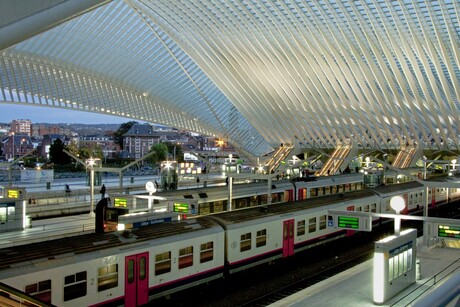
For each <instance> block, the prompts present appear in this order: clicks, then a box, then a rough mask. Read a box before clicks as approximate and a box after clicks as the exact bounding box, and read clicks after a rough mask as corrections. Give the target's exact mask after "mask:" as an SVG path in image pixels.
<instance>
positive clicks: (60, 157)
mask: <svg viewBox="0 0 460 307" xmlns="http://www.w3.org/2000/svg"><path fill="white" fill-rule="evenodd" d="M64 149H65V145H64V143H63V142H62V141H61V140H60V139H56V140H55V141H54V142H53V144H51V146H50V151H49V155H50V161H51V162H52V163H54V164H59V165H65V164H70V163H71V162H72V160H71V158H70V157H69V155H68V154H66V153H65V152H64V151H63V150H64Z"/></svg>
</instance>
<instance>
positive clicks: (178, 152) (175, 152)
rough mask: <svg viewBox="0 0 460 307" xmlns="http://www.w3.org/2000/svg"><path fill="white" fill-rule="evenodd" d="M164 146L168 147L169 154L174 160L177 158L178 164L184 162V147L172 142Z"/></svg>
mask: <svg viewBox="0 0 460 307" xmlns="http://www.w3.org/2000/svg"><path fill="white" fill-rule="evenodd" d="M164 144H166V146H167V147H168V153H169V154H170V155H171V156H172V157H173V159H174V157H175V159H176V161H177V162H179V163H180V162H184V151H183V150H182V146H180V145H177V144H175V143H171V142H166V143H164ZM174 147H175V149H174Z"/></svg>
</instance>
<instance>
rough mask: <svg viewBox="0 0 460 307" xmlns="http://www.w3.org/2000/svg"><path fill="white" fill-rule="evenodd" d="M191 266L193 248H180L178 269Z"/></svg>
mask: <svg viewBox="0 0 460 307" xmlns="http://www.w3.org/2000/svg"><path fill="white" fill-rule="evenodd" d="M192 265H193V246H188V247H186V248H181V249H180V250H179V269H183V268H186V267H189V266H192Z"/></svg>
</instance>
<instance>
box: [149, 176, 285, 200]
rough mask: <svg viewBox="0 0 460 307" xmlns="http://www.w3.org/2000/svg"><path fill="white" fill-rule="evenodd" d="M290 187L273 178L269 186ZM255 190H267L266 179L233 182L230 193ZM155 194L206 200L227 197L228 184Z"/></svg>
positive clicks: (239, 193) (252, 192)
mask: <svg viewBox="0 0 460 307" xmlns="http://www.w3.org/2000/svg"><path fill="white" fill-rule="evenodd" d="M292 187H293V185H292V183H291V182H290V181H288V180H274V181H272V186H271V188H272V190H277V189H281V190H283V189H287V188H292ZM257 191H268V183H267V181H260V182H250V183H238V184H233V191H232V193H233V195H234V197H240V196H247V195H249V194H255V193H256V192H257ZM155 196H159V197H165V198H173V199H177V198H183V199H195V200H204V201H206V199H207V198H212V199H215V198H216V197H220V198H222V199H227V198H228V186H213V187H206V188H193V189H179V190H175V191H161V192H158V193H155Z"/></svg>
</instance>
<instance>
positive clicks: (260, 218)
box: [0, 182, 459, 307]
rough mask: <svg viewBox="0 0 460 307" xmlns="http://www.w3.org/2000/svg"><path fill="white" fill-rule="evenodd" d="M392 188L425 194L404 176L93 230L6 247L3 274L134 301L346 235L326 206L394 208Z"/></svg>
mask: <svg viewBox="0 0 460 307" xmlns="http://www.w3.org/2000/svg"><path fill="white" fill-rule="evenodd" d="M306 183H308V182H306ZM295 184H296V186H297V187H298V185H297V184H299V182H296V183H295ZM299 185H300V184H299ZM458 194H459V193H458V192H457V190H455V191H452V192H451V193H447V192H446V193H445V194H442V193H441V194H440V196H439V198H437V197H436V190H435V197H434V199H435V202H437V203H439V204H441V203H444V202H445V201H446V199H447V198H446V197H447V196H449V198H451V197H457V199H458V197H459V195H458ZM394 195H403V197H404V198H405V199H406V200H407V203H408V206H409V208H408V212H407V213H408V214H409V213H411V212H412V211H417V209H420V210H421V209H423V207H424V206H425V203H426V200H427V197H426V191H425V188H424V187H423V186H422V185H421V184H417V183H406V184H402V185H391V186H385V187H378V188H375V189H365V190H357V191H353V192H344V193H335V194H330V195H327V196H322V197H314V198H310V199H307V200H302V201H296V202H292V203H279V204H273V205H271V206H258V207H251V208H247V209H241V210H234V211H230V212H222V213H216V214H211V215H208V216H202V217H198V218H194V219H189V220H181V221H173V222H170V223H164V224H157V225H150V226H146V227H144V228H140V229H133V230H132V232H131V236H124V235H123V234H122V233H119V232H117V233H106V234H92V235H85V236H80V237H75V238H69V239H61V240H59V241H46V242H42V243H37V244H31V245H29V246H17V247H12V248H5V249H0V258H2V259H4V260H3V261H2V263H0V281H1V282H3V283H5V284H7V285H10V286H12V287H14V288H16V289H18V290H20V291H24V292H26V293H28V294H30V295H32V296H36V297H37V298H39V299H43V300H45V301H47V302H48V303H51V304H54V305H57V306H102V305H105V304H112V305H113V304H119V305H125V306H128V307H129V306H136V305H139V304H142V303H144V302H147V301H148V300H151V299H153V298H155V297H159V296H163V295H166V294H169V293H173V292H176V291H180V290H182V289H184V288H187V287H190V286H194V285H197V284H199V283H203V282H206V281H209V280H212V279H215V278H220V277H221V276H222V275H223V274H224V272H230V273H232V272H235V271H239V270H242V269H244V268H247V267H250V266H254V265H258V264H260V263H263V262H268V261H272V260H274V259H277V258H281V257H289V256H291V255H292V254H294V253H295V252H297V251H299V250H303V249H307V248H311V247H312V246H315V245H317V244H322V243H324V242H325V241H327V240H334V239H336V238H339V237H343V236H345V235H347V234H349V233H350V231H344V230H340V229H337V228H330V227H328V210H329V209H338V210H349V211H364V212H383V213H386V212H390V213H393V212H391V211H389V209H388V202H389V199H390V198H391V197H392V196H394ZM428 198H429V197H428ZM428 205H431V204H430V203H429V204H428Z"/></svg>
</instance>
